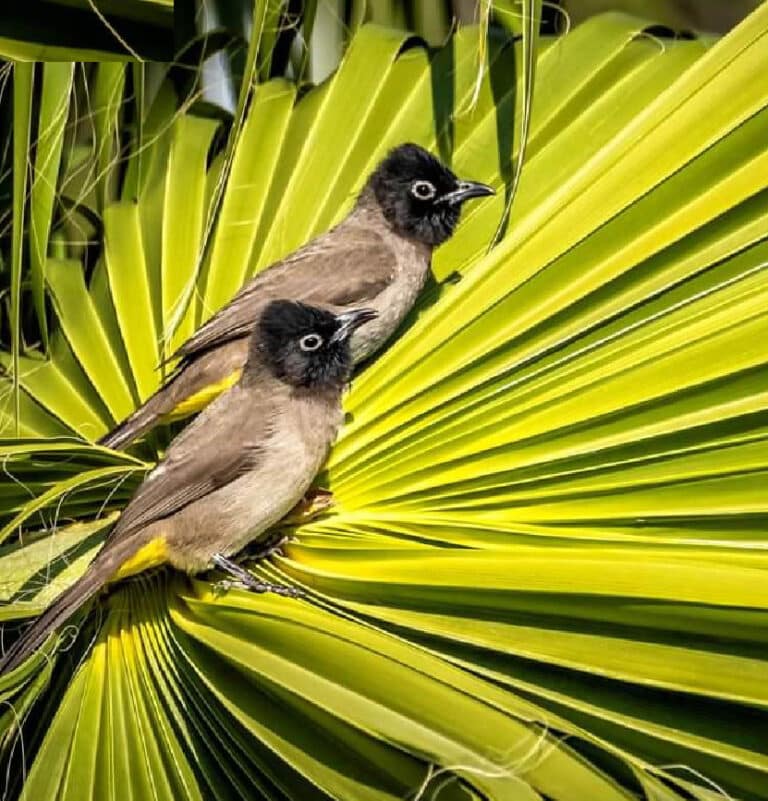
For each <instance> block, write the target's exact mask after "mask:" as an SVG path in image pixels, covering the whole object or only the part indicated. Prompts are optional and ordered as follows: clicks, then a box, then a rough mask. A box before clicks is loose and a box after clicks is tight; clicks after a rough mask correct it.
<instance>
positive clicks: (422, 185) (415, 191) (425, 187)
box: [411, 181, 437, 200]
mask: <svg viewBox="0 0 768 801" xmlns="http://www.w3.org/2000/svg"><path fill="white" fill-rule="evenodd" d="M411 194H412V195H413V196H414V197H415V198H418V199H419V200H432V198H433V197H434V196H435V195H436V194H437V189H435V187H434V185H433V184H431V183H430V182H429V181H414V182H413V183H412V184H411Z"/></svg>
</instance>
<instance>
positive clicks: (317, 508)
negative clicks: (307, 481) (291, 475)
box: [281, 487, 333, 524]
mask: <svg viewBox="0 0 768 801" xmlns="http://www.w3.org/2000/svg"><path fill="white" fill-rule="evenodd" d="M331 506H333V493H332V492H329V491H328V490H326V489H322V488H320V487H312V489H310V490H309V491H308V492H306V493H305V495H304V497H303V498H302V499H301V500H300V501H299V502H298V503H297V504H296V506H294V507H293V509H291V511H290V512H288V514H287V515H286V516H285V517H284V518H283V519H282V521H281V522H282V523H294V524H299V523H306V522H307V521H309V520H312V518H314V517H317V515H319V514H320V513H321V512H324V511H325V510H326V509H330V508H331Z"/></svg>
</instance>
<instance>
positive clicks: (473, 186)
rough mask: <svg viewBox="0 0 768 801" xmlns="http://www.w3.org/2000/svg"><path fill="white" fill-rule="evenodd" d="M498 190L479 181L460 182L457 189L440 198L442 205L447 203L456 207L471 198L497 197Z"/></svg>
mask: <svg viewBox="0 0 768 801" xmlns="http://www.w3.org/2000/svg"><path fill="white" fill-rule="evenodd" d="M495 194H496V190H495V189H494V188H493V187H492V186H488V184H481V183H480V182H479V181H459V182H458V183H457V184H456V189H454V190H453V191H452V192H448V193H447V194H445V195H443V196H442V197H440V198H439V202H440V203H447V204H448V205H449V206H456V205H460V204H461V203H463V202H464V201H465V200H469V199H470V198H471V197H486V196H487V195H495Z"/></svg>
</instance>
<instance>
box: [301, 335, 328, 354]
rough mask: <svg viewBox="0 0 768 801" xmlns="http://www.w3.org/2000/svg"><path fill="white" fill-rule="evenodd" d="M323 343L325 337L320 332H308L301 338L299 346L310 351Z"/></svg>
mask: <svg viewBox="0 0 768 801" xmlns="http://www.w3.org/2000/svg"><path fill="white" fill-rule="evenodd" d="M322 344H323V338H322V337H321V336H319V335H318V334H307V335H306V336H303V337H302V338H301V339H300V340H299V347H300V348H301V349H302V350H303V351H307V352H308V353H311V352H312V351H313V350H317V349H318V348H319V347H320V346H321V345H322Z"/></svg>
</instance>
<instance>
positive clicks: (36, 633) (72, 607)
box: [0, 539, 138, 676]
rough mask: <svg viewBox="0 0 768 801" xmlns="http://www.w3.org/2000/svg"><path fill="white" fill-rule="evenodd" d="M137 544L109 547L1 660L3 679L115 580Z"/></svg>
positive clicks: (125, 542)
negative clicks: (112, 579) (105, 586)
mask: <svg viewBox="0 0 768 801" xmlns="http://www.w3.org/2000/svg"><path fill="white" fill-rule="evenodd" d="M137 547H138V544H137V543H136V541H135V540H133V539H130V540H125V541H123V542H120V543H115V544H114V545H109V544H108V545H106V546H105V547H104V548H103V549H102V550H101V551H100V552H99V553H98V554H97V556H96V558H95V559H94V560H93V562H91V564H90V565H89V567H88V569H87V570H86V571H85V573H84V574H83V575H82V576H81V577H80V578H79V579H78V580H77V581H76V582H75V583H74V584H73V585H72V586H71V587H68V588H67V589H66V590H64V592H62V593H61V595H59V597H58V598H56V600H55V601H54V602H53V603H52V604H51V605H50V606H49V607H48V608H47V609H46V610H45V611H44V612H43V613H42V614H41V615H40V616H39V617H38V618H37V619H36V620H35V621H34V623H32V624H31V625H30V626H29V627H28V628H27V629H26V631H25V632H24V633H23V634H22V635H21V637H19V639H18V640H16V642H14V643H13V644H12V645H11V646H10V648H8V650H7V651H6V652H5V654H3V656H2V658H0V676H4V675H5V674H6V673H9V672H10V671H11V670H13V669H14V668H17V667H18V666H19V665H20V664H21V663H22V662H24V660H26V659H27V658H28V657H29V656H31V655H32V654H33V653H34V652H35V651H36V650H37V648H39V647H40V646H41V645H42V644H43V643H44V642H45V640H46V639H47V637H48V635H49V634H50V633H51V632H52V631H54V630H55V629H57V628H58V627H59V626H61V625H62V624H63V623H66V621H67V620H69V618H70V617H71V616H72V615H73V614H74V613H75V612H76V611H77V610H78V609H79V608H80V607H81V606H82V605H83V604H85V603H86V602H87V601H88V600H90V599H91V598H92V597H93V596H94V595H96V593H97V592H98V591H99V590H100V589H101V588H102V587H103V586H104V585H105V584H106V583H107V582H108V581H109V580H110V579H111V578H112V577H113V576H114V574H115V573H116V571H117V569H118V567H119V566H120V565H121V564H122V563H123V562H124V561H125V560H126V559H127V558H128V557H129V556H131V555H133V554H134V553H135V552H136V550H137Z"/></svg>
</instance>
